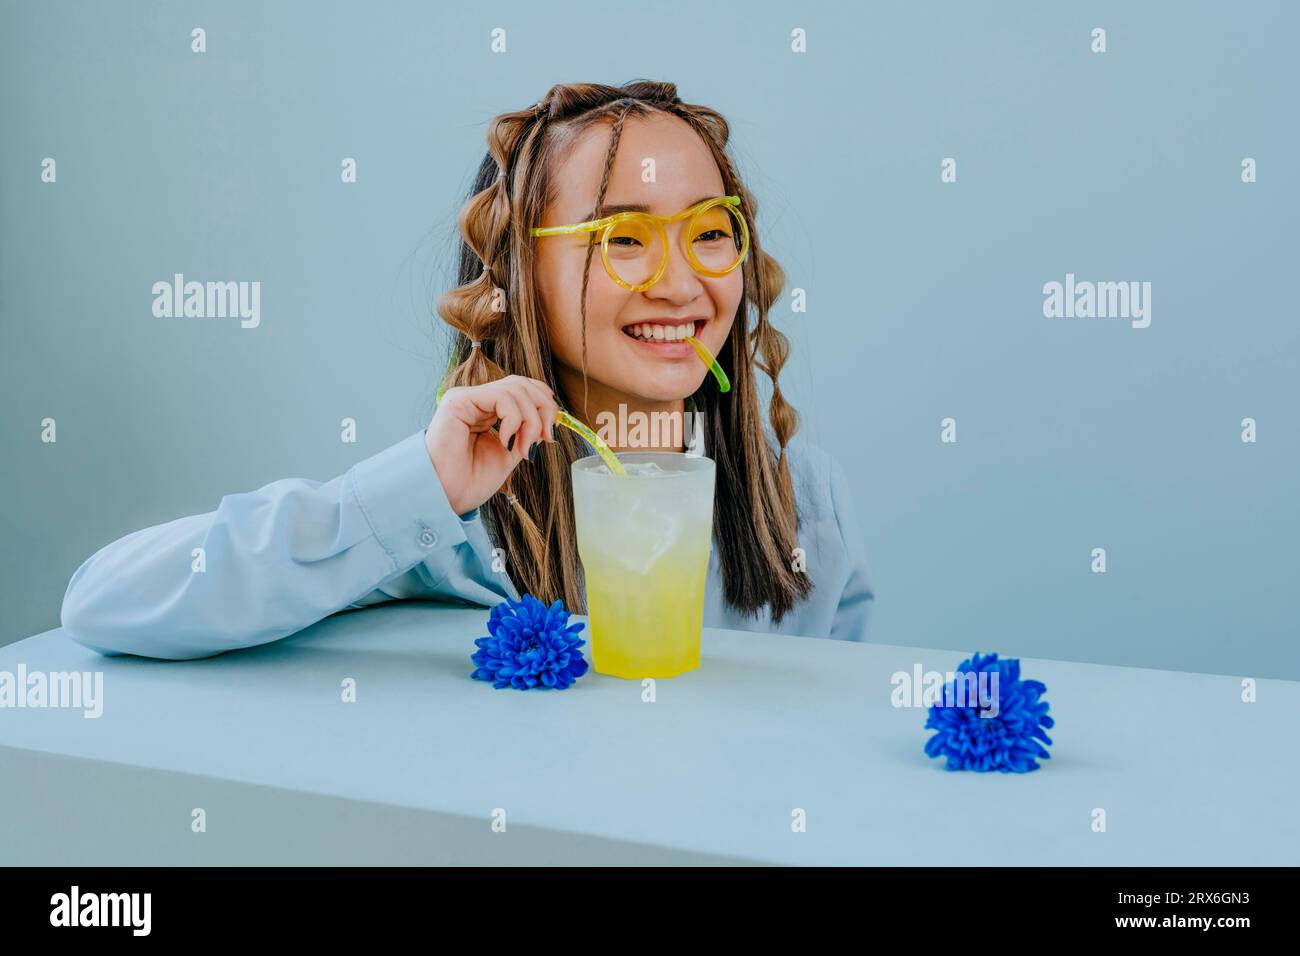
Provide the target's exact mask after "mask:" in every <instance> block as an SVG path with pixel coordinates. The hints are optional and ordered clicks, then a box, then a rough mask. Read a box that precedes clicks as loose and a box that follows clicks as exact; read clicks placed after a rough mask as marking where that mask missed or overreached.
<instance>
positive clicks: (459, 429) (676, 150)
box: [63, 81, 873, 658]
mask: <svg viewBox="0 0 1300 956" xmlns="http://www.w3.org/2000/svg"><path fill="white" fill-rule="evenodd" d="M487 140H488V152H487V154H486V155H485V156H484V157H483V160H482V162H481V163H480V165H479V169H478V174H477V176H476V177H475V181H474V184H473V188H472V189H471V191H470V195H469V200H468V202H467V204H466V205H465V207H464V209H463V211H462V212H461V215H460V219H459V229H460V234H461V239H462V243H461V249H460V259H459V274H458V283H457V285H456V287H455V288H453V289H451V290H450V291H448V292H446V293H445V294H444V295H443V296H442V297H441V298H440V299H439V302H438V312H439V314H440V315H441V316H442V318H443V319H444V320H445V321H446V322H447V323H448V325H450V326H451V328H452V329H454V330H455V331H456V335H455V337H454V340H453V345H452V351H451V355H450V356H449V357H448V359H449V361H448V372H447V374H446V375H445V376H444V379H443V382H442V387H441V388H440V389H439V391H438V398H437V401H436V408H435V411H434V414H433V416H432V419H431V420H430V422H429V425H428V427H427V428H426V429H423V430H422V431H420V432H418V433H416V434H414V435H411V436H410V437H409V438H407V439H405V440H403V441H402V442H399V443H398V444H396V445H394V446H392V447H390V448H388V449H385V450H384V451H382V452H380V453H379V454H376V455H373V456H372V457H370V458H368V459H366V460H364V461H361V462H358V463H357V464H355V465H354V466H353V467H352V468H351V469H349V470H348V473H347V474H346V475H343V476H340V477H339V478H337V479H336V480H334V481H330V482H325V483H320V482H312V481H308V480H306V479H282V480H280V481H276V482H273V483H271V484H269V485H267V486H265V487H264V488H262V489H259V490H258V491H257V492H253V493H248V494H238V495H227V496H226V497H224V498H223V499H222V501H221V504H220V507H218V508H217V509H216V511H213V512H210V513H208V514H204V515H195V516H190V517H188V518H183V519H179V520H177V521H173V522H171V523H169V524H166V525H160V526H157V527H154V528H150V529H146V530H145V531H141V532H136V533H135V534H133V535H128V536H127V537H125V538H123V539H121V540H120V541H118V542H115V543H114V544H112V545H109V546H108V547H106V548H103V549H101V550H100V551H99V552H98V553H96V554H95V555H93V556H92V557H91V558H90V559H89V560H88V561H86V562H85V563H84V564H83V565H82V566H81V567H80V568H78V570H77V572H76V574H74V575H73V579H72V581H71V582H70V584H69V586H68V591H67V594H66V596H65V598H64V606H63V624H64V627H65V629H66V630H67V631H68V633H69V634H70V635H72V636H73V637H74V639H76V640H78V641H80V642H81V643H83V644H85V645H86V646H88V647H93V648H95V649H97V650H100V651H103V652H105V653H136V654H144V655H148V656H160V657H169V658H188V657H201V656H205V655H207V654H212V653H216V652H219V651H224V650H230V649H232V648H238V647H248V646H252V645H255V644H261V643H265V642H267V641H271V640H275V639H277V638H279V637H284V636H286V635H288V634H292V633H294V632H296V631H298V630H300V629H302V628H304V627H306V626H308V625H309V624H312V623H314V622H315V621H317V620H320V619H321V618H322V617H326V616H328V615H330V614H333V613H335V612H336V611H339V610H342V609H346V608H360V607H365V606H368V605H371V604H378V603H382V602H385V601H391V600H393V599H418V600H430V599H432V600H447V601H456V602H462V603H464V602H468V603H472V604H478V605H485V606H494V605H497V604H499V603H500V602H501V601H503V600H504V599H506V598H510V599H514V600H518V599H519V598H520V596H521V595H522V594H525V593H528V594H532V595H533V596H534V597H536V598H538V599H539V600H541V601H542V602H543V603H544V604H547V605H549V604H551V603H552V602H553V601H555V600H556V599H562V600H563V602H564V603H565V605H566V606H567V607H568V608H569V609H570V610H573V611H578V612H584V611H586V610H587V596H588V589H587V587H586V585H587V584H588V583H589V582H588V581H587V580H585V574H584V566H583V564H582V561H581V560H580V555H579V548H578V536H577V522H576V519H575V513H574V494H573V484H572V482H573V478H572V468H573V466H574V464H575V463H576V462H577V460H578V459H581V458H584V457H587V456H588V455H589V454H590V450H589V449H588V448H587V447H586V445H585V444H583V439H582V438H579V437H578V436H577V435H576V434H574V433H573V432H572V431H571V430H570V429H569V428H558V429H557V428H555V427H554V426H555V423H556V422H557V420H560V419H561V418H562V416H561V413H562V412H564V413H567V414H568V415H570V416H572V419H573V420H576V421H577V422H578V424H580V425H582V426H585V427H586V428H592V427H594V426H599V425H601V424H602V423H606V424H607V423H608V422H609V421H610V420H611V417H613V418H614V419H615V420H619V421H634V420H638V419H642V418H645V419H648V420H650V421H654V420H656V418H658V419H659V420H664V418H665V416H666V417H667V419H668V420H682V421H684V420H685V418H686V415H687V414H688V413H689V414H690V416H691V422H690V424H691V428H689V429H680V430H675V431H674V430H671V429H661V430H659V431H658V432H657V434H656V439H657V440H654V441H651V442H650V443H648V444H647V443H645V442H644V441H642V440H641V439H642V437H643V436H641V435H640V434H637V435H636V436H635V437H636V438H637V439H638V441H637V444H636V447H637V448H638V450H642V451H668V452H682V451H683V450H685V451H687V452H689V455H690V456H693V457H699V456H705V457H707V458H709V459H712V462H713V463H714V465H715V469H714V470H715V472H716V480H715V481H714V487H713V496H712V500H711V511H712V515H711V517H712V522H711V525H712V527H711V535H712V539H711V542H710V544H711V547H704V548H701V549H700V552H699V553H700V555H701V556H703V555H704V554H705V553H707V556H708V558H707V560H708V567H707V571H706V574H705V579H706V584H705V588H704V593H703V599H702V611H701V610H700V608H701V602H700V600H699V596H698V595H696V596H695V597H693V598H692V599H691V601H690V602H687V603H689V607H690V608H691V609H692V610H691V615H692V616H693V617H694V620H695V621H699V620H700V617H699V616H696V615H701V614H702V619H703V625H704V626H706V627H724V628H732V629H736V630H757V631H773V632H782V633H787V634H797V635H802V636H807V637H829V638H842V639H847V640H864V639H865V638H866V636H867V621H868V610H869V607H870V604H871V602H872V600H873V593H872V589H871V586H870V584H869V583H868V578H867V572H866V557H865V549H864V546H863V541H862V537H861V532H860V530H859V528H858V525H857V518H856V514H855V509H854V507H853V502H852V496H851V494H850V491H849V483H848V479H847V477H846V476H845V474H844V472H843V469H842V468H841V467H840V465H839V463H838V462H836V461H835V459H834V458H832V457H831V456H830V455H828V454H827V453H826V452H825V451H823V450H822V449H820V448H817V447H816V446H814V445H810V444H808V443H806V442H803V441H801V440H797V439H796V436H795V433H796V431H797V429H798V417H797V416H796V414H795V412H794V409H792V408H791V407H790V405H789V403H787V402H786V400H785V397H784V396H783V395H782V393H781V388H780V383H779V375H780V372H781V368H782V366H783V365H784V364H785V361H786V355H787V353H788V350H789V347H788V343H787V341H786V338H785V336H784V335H782V334H781V333H780V332H778V331H777V330H776V328H775V327H774V326H773V325H772V323H771V321H770V319H769V316H768V312H769V310H770V309H771V307H772V304H773V302H774V301H775V300H776V298H777V296H778V295H779V294H780V292H781V287H782V285H783V283H784V276H783V274H782V272H781V268H780V266H779V265H777V263H776V261H775V260H774V259H773V258H772V257H771V256H770V255H768V254H767V253H766V252H765V251H764V249H763V246H762V242H761V238H760V230H759V228H758V225H757V212H758V209H757V204H756V202H755V200H754V197H753V196H752V195H751V194H750V193H749V191H748V190H747V189H746V188H745V185H744V183H743V182H742V181H741V179H740V176H739V174H738V173H737V171H736V168H735V166H734V164H733V163H732V161H731V159H730V158H729V156H728V153H727V141H728V126H727V122H726V120H724V119H723V117H722V116H721V115H720V114H718V113H717V112H715V111H714V110H712V109H709V108H708V107H706V106H699V105H692V104H688V103H684V102H682V100H681V99H680V98H679V97H678V96H677V90H676V87H674V86H673V85H672V84H671V83H658V82H651V81H638V82H634V83H630V84H627V85H625V86H603V85H598V84H573V85H560V86H555V87H553V88H552V89H551V90H550V92H549V93H547V95H546V97H545V98H544V99H543V100H542V101H541V102H540V103H538V104H537V105H535V106H533V107H530V108H528V109H525V110H520V111H517V112H511V113H505V114H503V115H501V116H498V117H496V118H495V119H494V120H493V121H492V122H491V124H490V127H489V131H488V136H487ZM697 346H698V347H699V348H700V349H702V350H704V351H702V352H699V353H698V354H697V348H696V347H697ZM706 356H707V357H706ZM714 358H716V363H714V362H712V359H714ZM711 370H712V372H713V374H712V375H711V374H710V371H711ZM760 375H762V376H766V378H767V379H768V381H769V382H770V387H771V391H770V397H769V398H768V400H767V401H766V402H765V403H764V402H762V401H760V399H759V383H760ZM765 405H766V407H764V406H765ZM563 421H564V422H565V423H566V424H571V423H572V422H571V419H569V418H563ZM606 432H607V436H608V429H606ZM608 437H614V438H615V439H616V441H617V440H618V439H623V438H625V437H626V438H628V439H629V441H630V439H631V438H632V437H633V436H631V435H625V434H624V432H623V431H622V430H619V431H618V433H617V434H616V435H613V436H608ZM608 437H607V439H606V440H608ZM688 438H689V443H688V444H687V442H688ZM611 444H613V443H611ZM621 445H622V442H621V441H619V443H618V445H616V447H620V446H621ZM684 446H685V448H684ZM709 505H710V502H708V501H706V502H705V509H704V510H705V514H708V512H709V510H710V509H709ZM664 514H665V516H666V517H665V518H664V526H665V527H667V526H668V525H670V524H671V523H672V520H673V519H675V517H676V516H675V515H674V514H673V512H672V509H671V508H669V509H667V510H666V511H665V512H664ZM615 524H617V522H613V521H610V522H602V530H603V529H604V528H605V527H606V526H608V527H612V526H613V525H615ZM610 537H611V541H612V544H613V545H614V546H615V547H616V548H617V547H624V548H628V549H631V550H633V551H635V549H636V545H635V544H634V543H631V542H630V539H629V537H628V535H626V534H612V535H611V536H610ZM196 555H199V556H202V564H203V567H202V573H191V569H192V568H193V566H194V562H195V561H196V558H195V556H196ZM624 557H626V556H624ZM701 560H703V558H702V557H701ZM694 561H695V559H694V558H692V562H694ZM634 563H635V562H634ZM669 563H670V564H671V562H669ZM197 570H198V569H195V571H197ZM668 570H670V569H669V568H658V567H656V569H655V573H656V574H658V575H659V576H660V578H661V579H662V580H669V579H673V580H675V578H672V576H671V575H669V574H667V571H668ZM692 573H693V574H694V573H695V572H692ZM647 582H648V579H647V581H643V582H640V583H637V582H633V583H630V584H628V585H627V587H628V588H630V589H632V590H633V591H634V592H635V591H637V590H638V589H642V590H644V589H643V588H642V585H645V584H647ZM591 583H594V582H591ZM679 603H681V602H679ZM683 606H686V605H683ZM654 623H655V622H654V621H653V620H650V621H649V622H648V625H649V626H653V624H654ZM693 626H694V625H693ZM697 633H698V630H697Z"/></svg>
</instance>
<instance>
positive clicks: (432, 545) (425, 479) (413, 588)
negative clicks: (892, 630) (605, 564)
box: [62, 430, 873, 660]
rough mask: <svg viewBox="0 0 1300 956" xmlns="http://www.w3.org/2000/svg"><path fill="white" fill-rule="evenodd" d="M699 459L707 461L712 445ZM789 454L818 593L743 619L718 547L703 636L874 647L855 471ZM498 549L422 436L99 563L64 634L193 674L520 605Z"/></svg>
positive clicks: (136, 539)
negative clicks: (443, 617) (317, 636)
mask: <svg viewBox="0 0 1300 956" xmlns="http://www.w3.org/2000/svg"><path fill="white" fill-rule="evenodd" d="M770 440H771V439H770V438H769V441H770ZM688 453H703V438H702V435H700V434H698V433H697V434H696V435H695V436H694V438H693V439H692V443H691V446H690V447H688ZM786 453H787V457H788V460H789V464H790V471H791V477H792V478H793V481H794V489H795V496H796V498H797V501H798V505H799V508H800V511H801V516H802V525H801V527H800V531H799V542H798V546H799V547H800V548H801V549H802V550H803V554H804V560H805V562H806V568H805V571H806V573H807V574H810V575H811V576H812V579H813V583H814V584H815V589H814V591H813V593H812V595H811V596H810V597H809V598H808V599H806V600H805V601H802V602H800V603H798V604H796V605H795V606H794V608H793V609H792V610H791V611H790V612H788V613H787V614H786V616H785V618H784V619H783V620H782V621H781V623H780V624H779V625H775V624H773V623H772V620H771V614H770V611H769V610H768V608H767V607H766V606H765V607H764V608H762V609H761V611H760V612H759V613H758V615H757V616H756V617H745V616H743V615H741V614H740V613H739V612H737V611H736V610H735V609H734V608H731V607H729V606H728V605H727V604H726V603H725V602H724V600H723V590H722V579H721V574H720V568H719V566H718V556H717V551H718V549H717V548H716V547H714V548H713V553H712V555H711V556H710V559H709V571H708V581H707V585H706V590H705V603H704V626H705V627H718V628H730V629H733V630H741V631H762V632H767V633H779V634H791V635H801V636H805V637H821V638H835V639H840V640H851V641H863V640H866V639H867V621H868V616H869V610H870V607H871V602H872V600H873V592H872V588H871V585H870V583H869V581H868V577H867V569H866V558H865V551H864V543H863V538H862V533H861V531H860V529H859V527H858V523H857V517H856V512H855V510H854V507H853V502H852V497H851V493H850V489H849V484H848V481H847V479H846V477H845V474H844V470H843V468H842V467H841V466H840V464H839V462H838V461H836V460H835V459H834V458H832V457H831V456H830V455H829V454H828V453H827V452H825V451H824V450H822V449H821V448H819V447H817V446H815V445H812V444H808V443H805V442H803V441H801V440H800V439H799V437H798V436H797V435H796V436H795V439H794V440H793V441H792V442H791V443H790V444H789V445H788V446H787V449H786ZM492 548H493V545H492V544H491V542H490V541H489V539H488V536H487V531H486V528H485V527H484V524H483V520H482V517H481V515H480V514H479V510H478V509H477V508H476V509H475V510H473V511H471V512H469V513H468V514H465V515H457V514H456V513H455V511H454V510H453V509H452V507H451V505H450V504H449V503H448V501H447V496H446V494H445V493H444V492H443V489H442V485H441V483H440V482H439V480H438V473H437V472H436V471H435V470H434V468H433V464H432V462H431V461H430V460H429V454H428V451H427V450H426V448H425V443H424V431H423V430H421V431H418V432H416V433H415V434H413V435H411V436H410V437H408V438H405V439H403V440H402V441H399V442H398V443H397V444H395V445H392V446H391V447H389V448H386V449H384V450H383V451H381V452H379V453H378V454H376V455H373V456H371V457H370V458H367V459H365V460H363V461H360V462H358V463H357V464H355V465H353V466H352V467H351V468H349V469H348V470H347V471H346V472H345V473H344V474H342V475H340V476H338V477H337V478H334V479H333V480H331V481H327V482H323V483H322V482H319V481H315V480H312V479H308V478H282V479H280V480H279V481H273V482H271V483H270V484H268V485H266V486H264V487H262V488H259V489H257V490H256V491H250V492H243V493H239V494H232V495H226V496H225V497H223V498H222V499H221V503H220V504H219V505H218V506H217V510H216V511H210V512H208V513H206V514H199V515H191V516H189V517H186V518H178V519H176V520H175V521H170V522H167V523H166V524H160V525H156V526H154V527H151V528H145V529H143V530H141V531H136V532H134V533H133V534H129V535H127V536H126V537H124V538H121V539H119V540H117V541H115V542H113V543H112V544H109V545H107V546H106V547H104V548H101V549H100V550H99V551H97V552H96V553H95V554H93V555H92V556H91V557H90V558H89V559H88V560H86V562H85V563H84V564H82V565H81V567H79V568H78V569H77V570H76V572H75V573H74V574H73V576H72V580H71V581H70V582H69V583H68V589H67V593H66V594H65V595H64V598H63V612H62V623H63V628H64V631H65V633H67V634H68V635H69V636H70V637H71V638H72V639H73V640H75V641H77V642H78V643H80V644H83V645H85V646H86V647H89V648H91V649H93V650H96V651H99V652H100V653H103V654H109V655H115V654H138V655H142V656H145V657H157V658H165V659H172V660H184V659H189V658H197V657H208V656H210V655H213V654H219V653H221V652H223V651H229V650H234V649H236V648H242V647H253V646H255V645H258V644H265V643H267V642H269V641H275V640H279V639H280V638H283V637H287V636H288V635H290V634H293V633H295V632H297V631H300V630H302V629H303V628H304V627H307V626H308V625H310V624H313V623H315V622H316V621H319V620H321V619H322V618H325V617H328V616H329V615H331V614H335V613H337V612H339V611H344V610H348V609H351V608H362V607H367V606H369V605H372V604H380V603H383V602H386V601H393V600H424V601H443V602H450V603H460V604H469V605H480V606H483V607H489V608H490V607H494V606H495V605H497V604H499V603H501V602H502V601H504V600H505V599H506V598H507V597H509V598H513V599H515V600H518V599H519V597H520V594H519V591H518V589H517V588H516V586H515V584H514V582H513V581H512V580H511V579H510V576H509V574H508V573H507V571H504V570H502V571H493V570H492V568H493V563H494V562H493V553H492ZM198 549H202V552H201V561H202V568H203V570H197V567H198V564H197V562H198V561H199V560H200V558H199V557H196V552H197V551H198ZM791 560H792V561H793V560H795V556H793V555H792V556H791Z"/></svg>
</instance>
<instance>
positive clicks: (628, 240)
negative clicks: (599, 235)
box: [609, 236, 641, 246]
mask: <svg viewBox="0 0 1300 956" xmlns="http://www.w3.org/2000/svg"><path fill="white" fill-rule="evenodd" d="M609 241H610V244H611V245H616V246H632V245H637V246H639V245H641V242H640V240H639V239H636V238H634V237H632V236H611V237H610V239H609Z"/></svg>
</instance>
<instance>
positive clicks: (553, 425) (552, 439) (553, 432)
mask: <svg viewBox="0 0 1300 956" xmlns="http://www.w3.org/2000/svg"><path fill="white" fill-rule="evenodd" d="M551 441H555V422H551Z"/></svg>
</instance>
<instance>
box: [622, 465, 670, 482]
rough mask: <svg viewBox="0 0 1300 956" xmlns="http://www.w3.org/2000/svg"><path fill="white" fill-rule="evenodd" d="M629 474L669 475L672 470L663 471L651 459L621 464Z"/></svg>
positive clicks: (655, 476) (640, 476) (648, 476)
mask: <svg viewBox="0 0 1300 956" xmlns="http://www.w3.org/2000/svg"><path fill="white" fill-rule="evenodd" d="M623 467H624V468H625V469H626V470H627V473H628V474H629V475H632V476H634V477H636V478H658V477H661V476H663V475H671V474H673V472H671V471H665V470H664V469H663V468H660V467H659V465H658V464H656V463H655V462H653V461H638V462H631V463H629V464H626V465H624V466H623Z"/></svg>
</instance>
